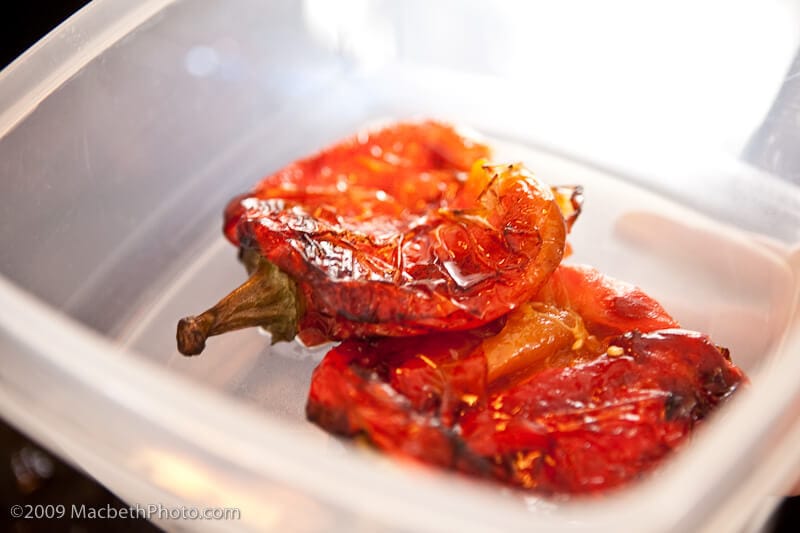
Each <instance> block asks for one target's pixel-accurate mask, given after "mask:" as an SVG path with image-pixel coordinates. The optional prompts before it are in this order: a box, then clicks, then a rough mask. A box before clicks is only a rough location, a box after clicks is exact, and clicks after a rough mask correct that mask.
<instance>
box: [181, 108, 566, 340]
mask: <svg viewBox="0 0 800 533" xmlns="http://www.w3.org/2000/svg"><path fill="white" fill-rule="evenodd" d="M488 155H489V151H488V148H487V147H486V146H484V145H482V144H480V143H477V142H476V141H473V140H470V139H468V138H466V137H464V136H462V135H460V134H459V133H458V132H457V131H456V130H454V129H453V128H452V127H450V126H447V125H444V124H440V123H437V122H421V123H410V124H398V125H394V126H390V127H387V128H384V129H381V130H377V131H372V132H366V133H362V134H359V135H357V136H355V137H353V138H351V139H348V140H346V141H344V142H342V143H339V144H337V145H336V146H334V147H332V148H330V149H328V150H326V151H323V152H321V153H320V154H318V155H315V156H313V157H310V158H308V159H304V160H301V161H298V162H296V163H293V164H291V165H289V166H288V167H286V168H284V169H282V170H280V171H278V172H277V173H275V174H274V175H272V176H269V177H267V178H265V179H264V180H263V181H262V182H261V183H260V184H259V185H258V186H257V187H256V188H255V189H254V191H253V192H252V193H249V194H247V195H244V196H242V197H239V198H236V199H235V200H233V201H232V202H231V203H230V205H229V206H228V208H227V210H226V216H225V234H226V235H227V236H228V238H229V239H230V240H231V242H233V243H234V244H235V245H237V246H240V247H241V249H242V250H243V251H244V253H245V254H246V255H247V254H249V255H250V256H252V255H253V254H256V255H258V256H259V257H260V258H261V260H263V261H266V262H268V263H269V264H271V265H275V266H277V268H278V269H279V270H280V271H281V272H282V273H284V274H286V275H287V276H288V278H289V279H290V280H291V283H293V284H296V287H297V290H296V294H297V296H298V298H299V300H300V303H298V305H296V306H287V305H286V304H285V302H282V303H281V306H282V307H283V308H287V307H288V308H292V309H293V310H296V311H297V313H296V314H297V315H298V317H299V318H298V321H297V323H296V324H294V326H295V328H294V329H295V330H296V331H297V332H299V335H300V338H301V339H302V340H303V341H304V342H306V343H307V344H316V343H320V342H323V341H326V340H331V339H337V340H338V339H347V338H351V337H367V336H375V335H386V336H402V335H418V334H424V333H428V332H432V331H441V330H462V329H469V328H474V327H477V326H480V325H482V324H486V323H488V322H491V321H492V320H495V319H497V318H498V317H500V316H502V315H504V314H506V313H508V312H509V311H510V310H511V309H513V308H514V307H516V306H518V305H520V304H521V303H523V302H525V301H527V300H529V299H530V298H531V297H533V296H534V295H535V294H536V292H537V291H538V290H539V288H540V287H541V285H542V284H543V283H544V282H545V281H546V279H547V278H548V277H549V275H550V274H551V273H552V272H553V270H554V269H555V268H556V267H557V266H558V264H559V262H560V261H561V258H562V256H563V254H564V248H565V237H566V224H565V220H564V216H563V215H562V213H561V210H560V209H559V204H561V205H562V207H564V208H565V209H567V216H568V219H569V222H570V223H571V222H572V221H573V220H574V218H575V216H576V215H577V212H578V209H579V203H580V202H579V200H578V198H579V196H580V191H579V190H575V189H573V190H571V191H572V195H571V196H570V195H569V194H567V193H566V192H565V191H562V190H559V191H556V192H557V195H558V199H559V202H558V203H557V202H556V201H555V196H554V194H553V192H552V191H551V190H550V189H549V188H548V187H546V186H545V185H544V184H543V183H541V182H540V181H539V180H537V179H536V178H535V177H534V176H533V175H532V174H531V173H530V172H528V171H527V170H526V169H525V168H523V167H522V166H521V165H520V164H512V165H500V166H490V165H486V164H485V163H482V162H481V161H482V158H484V157H486V156H488ZM576 195H577V196H576ZM251 262H252V261H251ZM252 270H257V268H253V269H252ZM243 292H244V293H247V294H252V292H253V291H247V290H246V291H243ZM290 292H291V293H292V294H295V292H294V291H290ZM253 301H254V302H255V301H257V298H253ZM220 305H222V306H223V307H226V308H231V307H235V306H233V305H231V304H229V303H226V302H225V301H224V300H223V302H220V304H218V307H219V306H220ZM237 305H238V304H237ZM269 305H271V304H269ZM263 307H268V305H264V306H262V308H263ZM245 308H246V310H247V313H248V314H247V316H246V320H239V318H240V314H235V313H233V314H232V313H227V312H226V313H222V312H220V311H219V310H218V309H217V310H215V309H212V310H209V312H208V313H209V314H206V316H205V317H202V315H201V317H191V318H189V319H186V320H184V321H183V322H182V324H181V326H180V327H179V332H178V340H179V347H181V351H183V352H184V353H199V349H202V344H201V343H200V342H199V341H200V340H203V341H204V340H205V336H208V335H211V334H216V333H217V332H223V331H227V330H228V329H231V328H228V327H226V325H225V324H220V317H221V316H222V315H225V316H226V317H230V316H233V315H236V320H237V322H236V324H237V327H242V324H245V325H248V324H249V325H262V326H264V327H267V328H270V324H271V322H270V321H272V320H274V317H271V316H270V317H266V318H265V317H262V316H260V315H259V314H258V312H257V311H258V310H259V309H260V308H259V307H258V306H255V307H254V306H251V305H247V306H245ZM212 311H213V312H212ZM273 314H274V313H273ZM228 320H229V321H231V320H232V319H230V318H229V319H228ZM290 326H291V324H289V325H286V324H285V325H283V326H282V327H281V328H278V329H279V333H280V335H274V337H273V338H277V339H280V338H291V337H292V336H293V335H292V334H289V332H290V331H292V327H290ZM273 333H276V332H275V331H274V329H273ZM184 348H185V350H184ZM198 348H199V349H198Z"/></svg>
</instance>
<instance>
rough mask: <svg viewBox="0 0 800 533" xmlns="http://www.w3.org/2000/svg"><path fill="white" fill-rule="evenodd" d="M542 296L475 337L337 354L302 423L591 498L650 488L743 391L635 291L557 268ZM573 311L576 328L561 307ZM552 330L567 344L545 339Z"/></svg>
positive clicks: (735, 374)
mask: <svg viewBox="0 0 800 533" xmlns="http://www.w3.org/2000/svg"><path fill="white" fill-rule="evenodd" d="M587 290H592V291H593V294H592V295H587V294H586V291H587ZM576 291H577V292H576ZM542 292H543V293H545V294H543V296H542V298H543V299H544V300H545V301H539V302H533V303H532V304H530V305H529V306H527V307H522V308H520V309H519V310H517V311H514V312H512V313H511V314H510V315H509V316H508V317H504V318H503V319H501V320H498V321H496V322H494V323H491V324H488V325H485V326H483V327H481V328H477V329H474V330H470V331H463V332H452V333H447V334H438V335H428V336H423V337H416V338H407V339H389V338H384V339H369V340H362V341H346V342H343V343H342V344H341V345H339V346H338V347H336V348H334V349H332V350H331V351H330V352H329V353H328V355H326V357H325V358H324V359H323V361H322V362H321V363H320V365H319V367H318V368H317V369H316V370H315V371H314V374H313V376H312V381H311V388H310V392H309V399H308V403H307V409H306V412H307V416H308V418H309V419H310V420H311V421H313V422H315V423H317V424H318V425H320V426H321V427H322V428H323V429H326V430H327V431H330V432H333V433H337V434H340V435H345V436H355V435H365V436H366V437H367V438H368V439H369V440H370V441H371V442H372V443H373V444H374V445H375V446H376V447H377V448H379V449H382V450H384V451H386V452H388V453H390V454H393V455H397V456H401V457H407V458H412V459H416V460H420V461H424V462H427V463H431V464H435V465H439V466H443V467H446V468H452V469H457V470H460V471H462V472H466V473H469V474H471V475H475V476H479V477H486V478H492V479H495V480H498V481H501V482H503V483H506V484H509V485H512V486H515V487H518V488H521V489H524V490H531V491H535V492H538V493H542V494H548V495H554V494H555V495H570V494H589V493H595V492H599V491H604V490H607V489H610V488H613V487H617V486H620V485H622V484H624V483H627V482H630V481H632V480H635V479H638V478H640V477H642V476H643V475H645V474H646V473H647V472H648V471H650V470H651V469H652V468H654V467H655V466H656V465H658V464H659V463H660V462H661V461H662V460H663V458H664V457H666V456H667V455H668V454H669V453H670V452H671V451H672V450H673V449H675V448H676V447H678V446H680V445H681V443H683V442H684V441H685V440H686V439H687V437H688V436H689V434H690V432H691V431H692V429H693V428H694V427H695V426H696V424H697V423H699V422H700V421H701V420H703V419H704V418H705V417H706V416H708V415H709V413H711V412H712V410H713V409H714V408H715V407H716V406H717V405H718V404H719V403H721V402H723V401H725V400H726V399H727V398H728V397H729V396H730V395H731V394H732V393H733V392H734V391H736V390H737V388H739V387H740V386H741V385H743V384H744V383H746V378H745V377H744V375H743V374H742V372H741V371H740V370H739V369H738V368H736V367H735V366H734V365H733V364H732V363H731V362H730V359H729V358H728V353H727V350H723V349H720V348H718V347H716V346H715V345H714V344H713V343H712V342H711V341H710V340H709V339H708V337H706V336H704V335H701V334H698V333H695V332H690V331H686V330H681V329H677V328H676V326H677V322H675V321H674V320H673V319H672V318H671V317H669V315H668V314H666V312H665V311H664V310H663V308H661V306H660V305H658V303H657V302H655V300H653V299H651V298H649V297H648V296H647V295H646V294H644V293H642V292H641V291H640V290H639V289H637V288H636V287H633V286H631V285H628V284H624V283H620V282H616V281H615V280H612V279H610V278H607V277H605V276H602V275H600V274H599V273H597V271H595V270H593V269H590V268H588V267H571V266H566V265H562V266H561V267H559V269H558V270H557V271H556V273H555V274H554V275H553V277H552V278H551V280H550V281H549V282H548V284H547V285H546V286H545V288H544V289H543V291H542ZM578 292H580V294H578ZM579 296H580V297H579ZM572 301H574V302H576V303H575V309H579V310H580V311H581V312H582V313H583V315H585V320H584V317H582V316H581V315H577V317H570V315H569V313H571V312H575V309H573V308H568V307H561V308H558V307H557V306H558V305H561V306H569V305H570V303H569V302H572ZM624 301H627V303H628V304H630V305H625V304H623V302H624ZM556 310H557V311H556ZM551 318H553V321H552V322H551V321H550V319H551ZM559 321H560V322H561V326H559V327H562V328H563V329H564V330H565V331H568V332H569V335H561V334H560V333H559V332H557V331H556V332H555V333H553V332H554V331H555V330H554V329H553V323H554V322H559ZM630 325H636V327H637V328H639V329H637V330H634V331H627V329H628V326H630ZM526 326H527V327H526ZM663 328H669V329H663ZM642 330H644V331H642ZM543 333H548V334H552V335H551V336H550V337H549V338H550V339H551V341H550V342H551V343H554V344H556V346H546V347H542V345H541V342H540V339H541V338H542V337H543V335H542V334H543ZM498 339H499V340H498ZM576 340H581V341H582V342H580V343H578V342H576ZM498 350H506V351H516V354H517V356H518V357H521V358H523V359H524V360H525V363H526V366H525V368H526V371H525V372H523V373H520V372H519V367H515V366H514V365H509V364H507V360H508V359H509V357H498V356H497V355H496V353H495V355H492V354H493V353H494V352H497V351H498ZM512 359H513V358H512ZM498 368H499V369H500V371H501V372H504V374H501V375H499V376H498V370H497V369H498Z"/></svg>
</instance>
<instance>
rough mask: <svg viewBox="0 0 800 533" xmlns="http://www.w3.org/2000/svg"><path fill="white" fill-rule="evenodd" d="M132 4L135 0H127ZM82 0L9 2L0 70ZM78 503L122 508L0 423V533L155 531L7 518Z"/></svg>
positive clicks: (781, 527)
mask: <svg viewBox="0 0 800 533" xmlns="http://www.w3.org/2000/svg"><path fill="white" fill-rule="evenodd" d="M131 1H138V0H131ZM87 3H88V1H86V0H32V1H28V2H14V3H12V4H11V5H10V6H8V7H3V8H2V11H1V12H0V68H4V67H5V66H6V65H8V64H9V63H11V62H12V61H13V60H14V59H15V58H16V57H17V56H19V55H20V54H22V53H23V52H24V51H25V50H27V49H28V48H29V47H31V46H32V45H33V44H34V43H36V41H38V40H39V39H40V38H42V37H43V36H44V35H46V34H47V33H48V32H49V31H50V30H52V29H53V28H55V27H56V26H57V25H58V24H60V23H61V22H63V21H64V20H66V19H67V18H68V17H69V16H71V15H72V14H73V13H74V12H75V11H77V10H79V9H80V8H81V7H83V6H84V5H86V4H87ZM72 503H84V504H86V505H88V506H93V507H100V506H105V505H112V506H116V507H123V506H124V505H125V504H124V503H122V502H121V501H119V500H118V499H117V498H116V497H114V495H112V494H111V493H110V492H108V491H107V490H105V489H104V488H103V487H102V486H100V485H99V484H97V483H96V482H94V481H93V480H91V479H90V478H88V477H86V476H84V475H83V474H81V473H80V472H78V471H77V470H75V469H74V468H72V467H70V466H68V465H66V464H64V463H62V462H60V461H58V460H57V459H55V458H54V457H53V456H52V455H50V454H48V453H47V452H45V451H43V450H41V449H40V448H39V447H38V446H37V445H36V444H35V443H33V442H31V441H30V440H29V439H27V438H26V437H25V436H23V435H21V434H20V433H18V432H17V431H15V430H14V429H13V428H11V427H10V426H8V425H7V424H5V423H4V422H3V421H2V420H1V419H0V504H2V505H0V530H2V531H15V532H35V531H70V532H74V533H79V532H90V531H109V530H114V531H157V530H156V529H155V528H154V527H153V526H152V525H150V524H149V523H147V522H145V521H141V520H127V521H119V520H117V521H101V520H95V521H89V520H83V521H80V520H79V521H67V520H60V521H56V522H46V521H39V520H12V519H11V517H10V516H9V515H8V514H7V513H8V509H9V508H10V506H11V505H14V504H23V505H24V504H66V505H70V504H72ZM798 524H800V497H795V498H790V499H787V500H786V502H785V503H784V504H783V505H782V507H781V510H780V511H779V513H778V516H777V520H776V523H775V527H774V528H773V531H774V532H776V533H784V532H786V533H788V532H794V531H800V529H799V528H798Z"/></svg>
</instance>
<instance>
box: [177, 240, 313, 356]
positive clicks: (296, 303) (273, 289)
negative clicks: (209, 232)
mask: <svg viewBox="0 0 800 533" xmlns="http://www.w3.org/2000/svg"><path fill="white" fill-rule="evenodd" d="M240 259H241V260H242V262H243V263H244V264H245V266H246V267H247V270H248V272H249V273H250V278H249V279H248V280H247V281H245V282H244V283H243V284H242V285H240V286H239V287H237V288H236V289H234V290H233V291H232V292H231V293H230V294H228V295H227V296H226V297H224V298H223V299H222V300H220V301H219V302H218V303H217V304H216V305H215V306H214V307H212V308H211V309H208V310H207V311H205V312H204V313H202V314H200V315H197V316H188V317H186V318H182V319H181V320H180V321H179V322H178V331H177V334H176V339H177V341H178V351H179V352H181V353H182V354H184V355H198V354H199V353H200V352H202V351H203V349H204V348H205V346H206V339H207V338H208V337H212V336H214V335H220V334H222V333H226V332H228V331H234V330H237V329H244V328H251V327H256V326H260V327H262V328H264V329H266V330H268V331H269V332H270V333H271V334H272V342H273V343H275V342H278V341H282V340H286V341H288V340H292V339H293V338H294V336H295V335H296V334H297V324H298V322H299V320H300V317H301V316H302V313H303V306H302V301H301V298H300V297H299V296H298V294H297V286H296V285H295V283H294V281H292V279H291V278H290V277H289V276H287V275H286V274H285V273H283V272H281V271H280V269H278V267H276V266H275V265H273V264H272V263H270V262H269V261H267V260H266V259H264V258H263V257H262V256H261V255H260V254H259V253H258V252H257V251H255V250H250V249H247V250H245V249H242V251H241V254H240Z"/></svg>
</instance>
